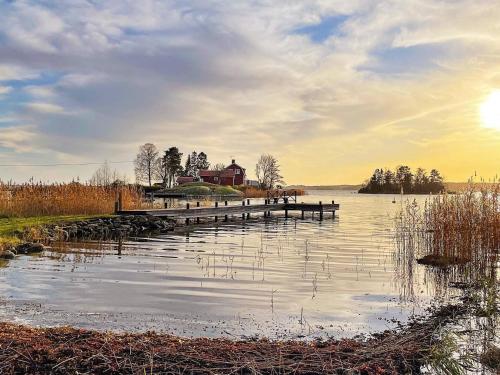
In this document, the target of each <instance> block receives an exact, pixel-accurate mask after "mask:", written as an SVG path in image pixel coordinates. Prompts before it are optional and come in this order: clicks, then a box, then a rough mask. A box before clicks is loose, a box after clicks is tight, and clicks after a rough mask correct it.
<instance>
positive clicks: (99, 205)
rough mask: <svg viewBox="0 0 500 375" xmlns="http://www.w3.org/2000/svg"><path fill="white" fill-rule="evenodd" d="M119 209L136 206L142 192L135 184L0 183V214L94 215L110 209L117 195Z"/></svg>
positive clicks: (105, 212) (111, 209)
mask: <svg viewBox="0 0 500 375" xmlns="http://www.w3.org/2000/svg"><path fill="white" fill-rule="evenodd" d="M119 193H121V194H122V202H123V208H126V209H133V208H139V207H140V206H141V204H142V193H141V191H140V189H138V188H136V187H135V186H93V185H86V184H80V183H69V184H63V183H62V184H43V183H26V184H22V185H16V184H6V183H2V182H0V216H3V217H31V216H51V215H95V214H111V213H113V212H114V207H115V201H116V197H117V196H118V194H119Z"/></svg>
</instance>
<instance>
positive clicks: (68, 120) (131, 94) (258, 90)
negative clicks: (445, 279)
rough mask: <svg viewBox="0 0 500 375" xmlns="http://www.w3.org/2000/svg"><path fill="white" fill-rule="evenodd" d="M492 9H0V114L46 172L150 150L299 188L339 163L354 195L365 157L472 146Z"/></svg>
mask: <svg viewBox="0 0 500 375" xmlns="http://www.w3.org/2000/svg"><path fill="white" fill-rule="evenodd" d="M499 8H500V7H498V6H495V4H492V3H491V2H486V1H485V2H476V1H466V0H460V1H458V2H453V3H450V2H442V1H432V0H425V1H416V0H415V1H414V0H409V1H405V2H397V1H389V0H387V1H378V2H372V1H368V0H366V1H365V0H356V1H349V2H346V1H340V0H338V1H337V0H332V1H321V0H317V1H297V2H234V1H204V2H198V1H183V2H156V1H141V2H134V1H118V0H110V1H107V2H104V3H102V2H88V1H83V0H72V2H71V6H68V5H67V4H63V3H45V2H43V3H40V2H35V1H23V2H13V3H10V2H4V3H1V4H0V56H2V64H1V65H0V82H2V84H1V85H0V92H1V87H6V88H9V92H8V95H6V96H5V100H3V102H2V103H0V111H2V112H0V113H1V114H7V113H8V114H9V115H8V116H7V117H13V118H16V119H17V121H18V122H19V124H26V123H29V124H34V127H33V128H30V142H31V144H32V145H33V148H38V149H39V150H44V151H43V152H44V153H45V154H44V155H45V156H44V157H45V158H47V159H49V158H52V157H53V155H59V156H61V155H64V157H66V158H69V157H71V158H74V159H76V160H84V161H87V160H89V158H91V159H92V161H101V160H104V159H108V160H112V158H113V157H114V156H116V157H117V158H119V159H125V160H127V159H129V158H131V157H133V155H134V153H135V151H136V148H137V147H138V145H139V144H140V143H144V142H148V141H154V142H155V143H157V144H158V146H159V147H162V148H163V147H168V146H170V145H172V144H175V145H178V146H179V147H181V148H182V150H184V151H185V152H189V151H191V150H192V149H198V150H200V149H204V150H206V151H209V156H211V158H212V159H214V161H219V160H221V161H222V160H223V159H228V158H229V157H230V155H238V159H239V160H240V159H241V161H242V163H245V164H247V165H252V164H253V163H254V162H255V160H256V159H257V157H258V154H259V153H260V152H272V153H276V154H279V156H280V158H281V159H282V164H283V165H294V166H295V167H296V170H295V172H294V171H291V170H287V174H288V176H285V177H286V178H287V180H289V181H290V179H296V181H297V182H307V181H308V180H311V181H312V179H314V178H318V179H321V178H323V179H324V180H325V179H327V177H325V172H324V171H325V170H328V172H327V173H329V174H337V175H339V176H343V175H345V170H343V169H342V166H341V165H338V166H337V163H338V161H339V159H338V158H339V157H340V156H341V155H344V156H342V157H345V160H344V159H341V160H342V161H343V163H342V164H343V165H349V163H352V160H353V159H356V163H357V164H359V167H357V168H359V169H358V170H357V171H356V172H352V173H351V172H349V173H350V174H349V176H351V177H349V178H352V179H353V180H352V182H356V181H354V180H355V179H356V177H354V176H355V175H357V176H358V177H357V178H358V180H361V179H362V178H363V177H362V176H364V174H366V171H362V170H361V165H362V164H363V163H365V162H366V163H371V162H375V161H374V159H377V157H374V155H378V154H380V157H379V158H380V159H381V160H389V159H394V158H406V157H408V158H416V156H415V155H419V153H420V152H422V148H423V147H424V146H423V145H428V144H430V143H429V142H428V141H427V140H429V139H433V137H434V138H435V139H445V138H446V136H450V139H454V140H456V144H457V145H458V144H459V142H462V140H460V141H459V140H457V138H456V137H452V136H451V134H452V128H460V129H461V131H463V132H464V133H466V134H469V135H473V134H475V131H476V130H475V129H476V127H477V126H476V125H477V123H476V122H477V119H476V118H475V117H474V114H473V111H474V108H475V107H474V106H476V105H477V101H479V100H480V98H482V97H484V96H486V95H487V93H488V91H489V90H490V89H491V88H492V87H495V86H496V87H500V71H499V70H498V68H497V67H498V66H499V63H500V36H499V35H500V29H499V26H498V22H497V20H498V17H500V9H499ZM477 20H480V22H477ZM457 111H460V113H461V115H462V116H461V117H457V115H456V113H457ZM423 114H425V115H423ZM427 114H429V115H427ZM387 124H390V125H388V126H385V125H387ZM19 126H23V125H19ZM382 128H383V129H384V130H380V129H382ZM2 130H3V129H2ZM410 136H411V137H415V138H418V140H417V141H416V142H415V140H414V139H413V140H411V142H410V141H409V140H408V137H410ZM339 139H341V140H342V144H343V145H349V149H347V148H346V147H343V146H342V145H339ZM420 139H422V140H424V141H423V142H420ZM358 142H359V143H358ZM384 142H391V143H397V145H398V146H397V147H394V149H395V150H394V151H393V150H389V147H382V146H381V145H382V144H383V143H384ZM330 148H331V150H330ZM304 149H307V150H322V152H323V153H324V156H323V157H322V156H320V155H316V154H314V153H312V154H308V155H307V156H305V155H304V153H303V150H304ZM382 149H383V150H382ZM398 152H400V153H401V154H397V153H398ZM339 155H340V156H339ZM422 155H423V154H422ZM478 155H479V153H478ZM37 157H40V156H37ZM320 158H321V161H318V159H320ZM323 163H330V164H331V165H333V166H334V167H332V168H325V165H324V164H323ZM319 165H321V168H319V167H317V166H319ZM316 168H318V169H317V170H316ZM344 168H346V167H344ZM250 169H251V167H250ZM128 172H129V173H130V172H131V169H129V170H128ZM65 173H66V172H65ZM300 176H302V177H300ZM316 176H319V177H316ZM62 177H66V178H68V177H73V176H68V175H64V176H62ZM328 178H329V177H328ZM317 182H320V181H315V183H317ZM339 182H344V181H339Z"/></svg>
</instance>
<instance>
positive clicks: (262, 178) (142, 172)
mask: <svg viewBox="0 0 500 375" xmlns="http://www.w3.org/2000/svg"><path fill="white" fill-rule="evenodd" d="M182 155H183V153H182V152H180V151H179V149H178V148H177V147H170V148H169V149H167V150H165V151H164V152H163V153H160V151H159V150H158V148H157V147H156V146H155V145H154V144H152V143H146V144H144V145H142V146H140V147H139V152H138V153H137V156H136V158H135V160H134V167H135V168H134V169H135V177H136V181H137V182H139V183H145V184H147V185H148V186H152V184H153V182H155V181H160V182H161V184H162V185H163V187H165V188H171V187H172V186H174V185H175V183H176V180H177V177H180V176H191V177H194V178H195V179H198V178H199V176H200V170H207V169H211V170H215V171H221V170H224V169H225V168H226V167H225V165H224V164H222V163H217V164H215V165H213V166H212V168H210V165H211V164H210V162H209V161H208V156H207V154H206V153H204V152H199V153H198V152H196V151H193V152H191V153H190V154H188V155H187V158H186V162H185V163H184V166H183V165H182ZM255 175H256V177H257V183H258V186H259V187H260V188H261V189H273V188H274V187H275V186H277V185H278V184H283V183H284V181H283V176H281V172H280V165H279V163H278V160H277V159H276V158H275V157H274V156H272V155H270V154H263V155H261V156H260V158H259V160H258V162H257V164H256V166H255Z"/></svg>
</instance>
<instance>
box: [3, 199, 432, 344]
mask: <svg viewBox="0 0 500 375" xmlns="http://www.w3.org/2000/svg"><path fill="white" fill-rule="evenodd" d="M309 193H310V195H307V196H304V197H301V199H299V200H302V201H304V202H308V201H310V202H318V201H320V200H321V201H323V202H329V201H331V200H332V199H334V200H335V201H336V202H338V203H340V205H341V209H340V211H339V212H337V217H336V218H335V219H332V217H331V216H326V217H325V220H324V221H322V222H320V221H318V220H317V217H316V218H311V217H306V219H305V220H300V219H298V218H289V219H288V220H285V219H284V218H277V217H274V218H271V219H269V220H267V221H263V220H255V221H251V222H247V223H241V222H236V223H233V224H228V225H220V226H215V225H210V226H204V227H198V228H197V229H195V230H194V231H192V232H190V233H188V234H179V235H173V234H169V235H162V236H158V237H155V238H138V239H134V240H131V241H128V242H126V243H124V244H123V246H122V247H121V251H119V249H118V245H117V244H98V243H87V244H69V245H66V246H65V247H59V248H53V249H50V250H48V251H46V252H45V253H44V254H42V255H41V256H21V257H18V258H17V259H16V260H13V261H10V262H9V263H7V264H4V267H2V268H0V318H2V319H10V320H14V321H19V322H29V323H32V324H39V325H61V324H72V325H76V326H81V327H91V328H98V329H118V330H119V329H127V330H146V329H156V330H163V331H167V332H172V333H175V334H180V335H185V336H207V335H208V336H228V337H233V336H235V337H241V336H255V335H258V336H268V337H273V338H278V337H279V338H284V337H286V338H297V337H306V338H311V337H315V336H323V337H324V336H329V335H335V336H352V335H355V334H358V333H365V332H373V331H378V330H383V329H385V328H387V327H392V326H393V324H394V322H393V319H397V320H405V319H406V318H407V317H408V316H409V315H410V314H412V313H414V312H419V311H421V309H422V308H424V307H426V306H427V304H428V302H429V301H430V300H431V299H432V297H433V295H432V288H430V287H429V286H428V285H426V284H424V277H419V275H420V274H422V272H423V270H422V269H420V268H418V269H417V270H416V271H415V273H416V277H414V278H413V281H412V282H411V284H410V285H408V281H407V279H405V278H404V277H401V276H400V272H399V271H398V268H397V267H396V266H395V261H394V258H393V251H394V244H393V217H394V214H395V213H396V211H397V210H398V208H399V207H400V204H399V197H397V196H396V197H395V198H396V200H397V203H396V204H393V203H392V200H393V198H394V197H393V196H392V195H381V196H373V195H357V194H353V193H351V192H337V191H325V192H318V191H316V192H309ZM405 199H406V198H405ZM417 199H423V198H422V197H419V198H417ZM410 291H411V293H410Z"/></svg>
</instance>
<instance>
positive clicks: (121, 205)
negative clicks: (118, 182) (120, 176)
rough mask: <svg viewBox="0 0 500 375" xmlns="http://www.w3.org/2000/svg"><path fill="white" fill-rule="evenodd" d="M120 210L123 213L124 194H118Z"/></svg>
mask: <svg viewBox="0 0 500 375" xmlns="http://www.w3.org/2000/svg"><path fill="white" fill-rule="evenodd" d="M118 210H119V211H122V210H123V196H122V192H121V191H120V192H118Z"/></svg>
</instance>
